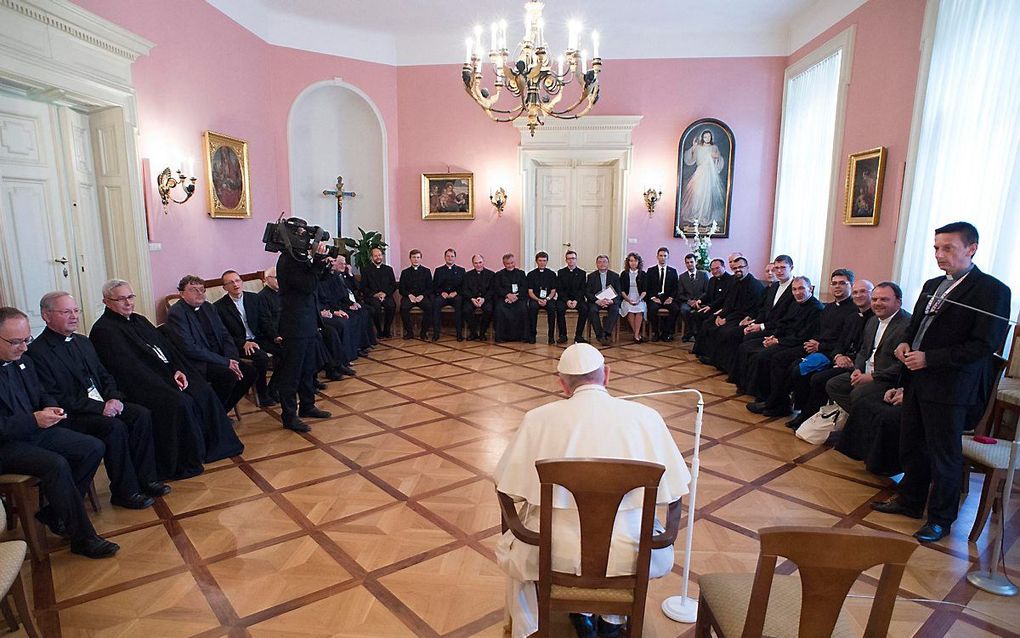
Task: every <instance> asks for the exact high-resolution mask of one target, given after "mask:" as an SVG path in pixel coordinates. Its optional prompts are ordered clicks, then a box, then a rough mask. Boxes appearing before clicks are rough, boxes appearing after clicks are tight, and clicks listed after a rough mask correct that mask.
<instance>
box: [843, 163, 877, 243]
mask: <svg viewBox="0 0 1020 638" xmlns="http://www.w3.org/2000/svg"><path fill="white" fill-rule="evenodd" d="M886 153H887V149H886V148H885V147H884V146H879V147H878V148H873V149H871V150H870V151H861V152H860V153H853V154H852V155H850V159H849V160H848V161H847V165H846V206H845V209H844V211H843V223H844V224H845V225H847V226H878V216H879V213H880V212H881V211H882V186H883V185H884V184H885V162H886Z"/></svg>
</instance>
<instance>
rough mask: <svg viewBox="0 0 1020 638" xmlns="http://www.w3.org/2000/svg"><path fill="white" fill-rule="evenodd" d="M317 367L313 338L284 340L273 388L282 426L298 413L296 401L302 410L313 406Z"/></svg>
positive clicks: (292, 419)
mask: <svg viewBox="0 0 1020 638" xmlns="http://www.w3.org/2000/svg"><path fill="white" fill-rule="evenodd" d="M317 368H318V362H317V361H316V340H315V338H314V337H311V338H306V339H284V341H283V354H282V355H281V356H280V365H279V367H278V368H277V370H276V376H277V377H278V378H279V380H278V381H277V386H276V389H277V391H279V393H280V411H281V412H282V416H283V424H284V425H287V424H288V423H291V422H293V421H294V418H295V417H296V415H297V411H298V401H300V403H301V408H302V409H309V408H312V407H314V406H315V372H316V370H317Z"/></svg>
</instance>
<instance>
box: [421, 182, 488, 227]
mask: <svg viewBox="0 0 1020 638" xmlns="http://www.w3.org/2000/svg"><path fill="white" fill-rule="evenodd" d="M421 218H422V219H425V220H429V221H432V220H437V219H474V218H475V176H474V173H422V176H421Z"/></svg>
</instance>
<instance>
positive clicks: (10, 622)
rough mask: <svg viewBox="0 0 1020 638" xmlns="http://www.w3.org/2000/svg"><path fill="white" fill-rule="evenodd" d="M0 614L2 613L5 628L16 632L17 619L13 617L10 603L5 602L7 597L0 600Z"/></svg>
mask: <svg viewBox="0 0 1020 638" xmlns="http://www.w3.org/2000/svg"><path fill="white" fill-rule="evenodd" d="M0 612H3V615H4V621H6V622H7V628H8V629H10V630H11V631H17V630H18V618H17V616H15V615H14V610H13V609H11V603H10V601H9V600H7V596H4V597H3V600H0Z"/></svg>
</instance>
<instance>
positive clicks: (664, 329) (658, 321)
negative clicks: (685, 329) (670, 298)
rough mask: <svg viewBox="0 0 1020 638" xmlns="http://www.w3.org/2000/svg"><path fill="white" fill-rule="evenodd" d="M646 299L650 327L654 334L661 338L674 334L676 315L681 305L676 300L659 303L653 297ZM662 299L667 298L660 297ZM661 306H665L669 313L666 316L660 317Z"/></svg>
mask: <svg viewBox="0 0 1020 638" xmlns="http://www.w3.org/2000/svg"><path fill="white" fill-rule="evenodd" d="M645 301H646V302H647V303H648V324H649V328H651V331H652V336H658V337H659V338H662V337H671V336H673V332H674V331H675V330H676V317H677V312H679V310H680V306H678V305H677V304H676V301H675V300H674V302H673V303H671V304H668V305H664V304H662V303H659V302H658V301H656V300H655V299H653V298H652V297H645ZM660 301H665V299H661V298H660ZM660 308H665V309H666V310H667V311H668V312H669V314H668V315H666V316H665V317H660V316H659V309H660Z"/></svg>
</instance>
